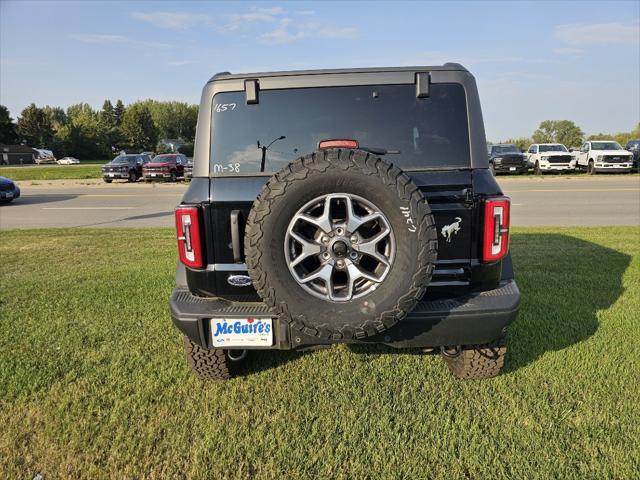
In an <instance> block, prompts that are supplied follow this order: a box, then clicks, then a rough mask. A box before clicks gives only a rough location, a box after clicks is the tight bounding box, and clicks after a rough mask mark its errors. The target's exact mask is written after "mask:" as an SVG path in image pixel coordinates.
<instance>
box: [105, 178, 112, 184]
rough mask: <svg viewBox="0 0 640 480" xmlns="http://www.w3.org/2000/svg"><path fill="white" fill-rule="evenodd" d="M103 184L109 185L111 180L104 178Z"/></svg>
mask: <svg viewBox="0 0 640 480" xmlns="http://www.w3.org/2000/svg"><path fill="white" fill-rule="evenodd" d="M103 180H104V183H111V182H113V180H111V179H110V178H104V179H103Z"/></svg>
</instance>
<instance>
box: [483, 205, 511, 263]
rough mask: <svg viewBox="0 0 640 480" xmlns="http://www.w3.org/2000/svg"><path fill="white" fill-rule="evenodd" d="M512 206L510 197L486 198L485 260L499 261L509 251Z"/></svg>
mask: <svg viewBox="0 0 640 480" xmlns="http://www.w3.org/2000/svg"><path fill="white" fill-rule="evenodd" d="M510 206H511V200H510V199H509V198H508V197H495V198H488V199H487V200H485V203H484V242H483V245H482V261H483V262H497V261H498V260H500V259H502V258H503V257H504V256H505V255H506V254H507V252H508V251H509V210H510Z"/></svg>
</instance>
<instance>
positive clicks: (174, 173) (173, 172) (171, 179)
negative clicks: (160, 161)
mask: <svg viewBox="0 0 640 480" xmlns="http://www.w3.org/2000/svg"><path fill="white" fill-rule="evenodd" d="M176 178H177V177H176V172H175V171H174V170H172V171H171V173H170V176H169V181H170V182H175V181H176Z"/></svg>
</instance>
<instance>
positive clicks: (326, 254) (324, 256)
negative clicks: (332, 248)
mask: <svg viewBox="0 0 640 480" xmlns="http://www.w3.org/2000/svg"><path fill="white" fill-rule="evenodd" d="M330 256H331V255H329V252H324V253H323V254H322V258H324V259H325V260H328V259H329V257H330Z"/></svg>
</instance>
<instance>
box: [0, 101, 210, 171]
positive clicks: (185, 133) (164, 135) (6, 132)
mask: <svg viewBox="0 0 640 480" xmlns="http://www.w3.org/2000/svg"><path fill="white" fill-rule="evenodd" d="M197 119H198V106H197V105H189V104H187V103H184V102H160V101H157V100H151V99H149V100H143V101H138V102H135V103H131V104H129V105H127V106H125V105H124V103H123V102H122V100H117V101H116V103H115V105H113V104H112V102H111V100H105V101H104V103H103V105H102V109H100V110H95V109H93V108H92V107H91V106H90V105H89V104H88V103H78V104H76V105H71V106H70V107H69V108H67V109H66V110H65V109H63V108H61V107H51V106H48V105H47V106H44V107H38V106H36V105H35V104H34V103H32V104H31V105H29V106H28V107H26V108H25V109H24V110H22V112H21V113H20V116H19V118H18V119H17V121H16V122H14V121H13V119H12V118H11V117H10V114H9V110H8V109H7V108H6V107H5V106H3V105H0V143H2V144H7V145H12V144H20V143H23V144H26V145H29V146H31V147H35V148H45V149H47V150H52V151H53V152H54V154H55V155H56V156H58V157H63V156H67V155H68V156H74V157H78V158H80V159H105V158H110V157H111V156H112V155H113V154H114V153H116V152H119V151H121V150H126V151H132V152H141V151H155V152H158V153H160V152H165V151H167V150H168V147H167V146H166V145H164V144H162V143H159V141H160V140H163V139H177V140H180V141H182V142H184V144H185V145H184V146H183V147H182V148H181V151H182V152H183V153H185V154H187V155H189V156H190V155H191V154H192V152H193V141H194V138H195V132H196V123H197Z"/></svg>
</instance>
